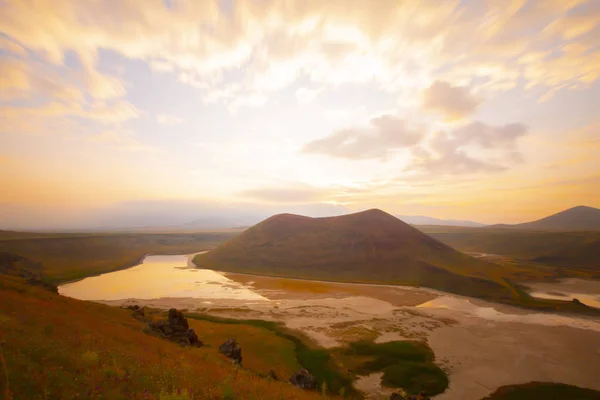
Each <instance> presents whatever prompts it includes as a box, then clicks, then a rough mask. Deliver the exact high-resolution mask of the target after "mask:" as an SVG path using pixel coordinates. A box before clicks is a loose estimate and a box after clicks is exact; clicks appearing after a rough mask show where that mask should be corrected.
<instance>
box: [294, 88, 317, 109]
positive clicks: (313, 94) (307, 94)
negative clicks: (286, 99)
mask: <svg viewBox="0 0 600 400" xmlns="http://www.w3.org/2000/svg"><path fill="white" fill-rule="evenodd" d="M320 92H321V91H320V90H318V89H308V88H305V87H301V88H299V89H297V90H296V100H297V101H298V104H301V105H302V104H308V103H310V102H311V101H313V100H314V99H316V98H317V96H318V95H319V93H320Z"/></svg>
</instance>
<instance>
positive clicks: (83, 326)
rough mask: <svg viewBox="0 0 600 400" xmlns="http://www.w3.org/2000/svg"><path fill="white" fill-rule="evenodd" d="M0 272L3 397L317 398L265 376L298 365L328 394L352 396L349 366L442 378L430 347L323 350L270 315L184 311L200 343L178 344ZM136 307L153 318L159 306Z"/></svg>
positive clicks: (391, 376)
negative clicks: (229, 344) (234, 357)
mask: <svg viewBox="0 0 600 400" xmlns="http://www.w3.org/2000/svg"><path fill="white" fill-rule="evenodd" d="M2 278H3V279H2V281H1V283H0V346H1V347H0V349H1V355H2V358H3V364H4V365H5V366H2V367H1V368H0V378H1V379H0V381H1V383H0V390H2V393H4V394H5V393H9V395H5V397H6V398H7V399H11V398H12V399H35V398H40V399H42V398H77V397H81V396H84V397H90V398H96V399H119V398H144V399H171V398H176V399H188V398H189V399H200V398H202V399H235V398H256V399H260V398H264V399H271V398H272V399H279V398H285V399H311V398H319V397H321V396H320V395H319V394H318V392H304V391H301V390H299V389H296V388H295V387H293V386H291V385H288V384H283V383H280V382H276V381H273V380H271V379H269V378H268V374H269V371H270V370H273V372H275V374H276V376H277V377H278V378H279V379H280V380H281V381H287V380H288V378H289V376H290V375H291V374H292V373H294V372H296V371H298V370H299V369H300V368H303V367H304V368H307V369H308V370H309V371H311V373H313V374H314V375H315V376H316V377H317V381H318V383H319V387H325V388H327V391H328V392H329V395H328V397H332V398H335V397H336V395H337V394H344V396H345V398H350V399H352V398H356V399H359V398H362V395H361V394H360V393H359V392H357V391H356V390H355V389H354V388H353V386H352V381H353V379H354V378H355V377H356V375H357V374H368V373H370V372H375V371H383V372H384V379H383V384H384V385H386V386H390V387H404V388H405V389H406V390H407V391H408V392H409V393H412V392H415V393H416V392H418V391H420V390H423V389H425V390H427V391H428V392H430V393H432V394H433V393H439V392H441V391H443V390H444V389H445V388H446V386H447V384H448V378H447V377H446V375H445V373H444V372H443V371H441V370H440V369H439V368H438V367H437V366H436V365H435V364H434V363H433V361H434V355H433V353H432V352H431V350H430V349H429V348H428V347H427V346H426V345H425V344H422V343H418V342H391V343H387V344H374V343H372V342H368V341H363V342H356V343H350V345H349V346H344V347H340V348H336V349H333V350H331V351H330V350H325V349H322V348H320V347H318V346H316V345H315V343H314V342H312V341H311V340H309V339H307V338H306V337H305V336H303V335H302V334H300V333H298V332H295V331H290V330H289V329H287V328H285V327H284V326H283V325H281V324H278V323H274V322H268V321H262V320H237V319H226V318H219V317H214V316H209V315H203V314H188V318H189V319H188V321H189V324H190V327H192V328H194V330H195V331H196V332H197V334H198V336H199V338H200V339H201V340H202V341H203V342H204V343H205V346H204V347H201V348H183V347H180V346H178V345H176V344H173V343H170V342H168V341H165V340H163V339H160V338H157V337H155V336H153V335H150V334H148V333H147V328H145V325H144V323H142V322H139V321H137V320H136V319H134V318H133V317H132V316H131V311H129V310H126V309H121V308H114V307H109V306H104V305H100V304H96V303H92V302H84V301H78V300H74V299H70V298H65V297H62V296H59V295H57V294H56V293H53V292H51V291H49V290H46V289H44V288H41V287H38V286H32V285H29V284H26V283H25V282H24V281H23V280H22V279H21V278H17V277H11V276H3V277H2ZM15 304H18V305H19V307H18V309H17V308H15V307H14V305H15ZM40 310H44V312H40ZM146 311H147V315H149V314H150V315H152V317H153V318H155V319H156V318H159V317H164V314H165V313H164V311H159V310H146ZM232 337H233V338H236V339H237V340H238V342H239V344H240V346H241V347H242V349H243V357H244V361H243V368H241V369H239V370H238V369H236V368H235V367H234V366H233V365H232V363H231V361H230V360H228V359H226V358H224V357H223V356H222V355H220V354H219V353H218V351H217V349H218V346H219V344H221V343H222V342H224V341H225V340H227V339H229V338H232ZM349 367H351V368H352V372H350V371H349ZM174 394H183V396H184V397H173V395H174ZM168 395H171V397H169V396H168Z"/></svg>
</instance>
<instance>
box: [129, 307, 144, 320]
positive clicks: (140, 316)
mask: <svg viewBox="0 0 600 400" xmlns="http://www.w3.org/2000/svg"><path fill="white" fill-rule="evenodd" d="M132 315H133V318H135V319H137V320H139V321H146V312H145V311H144V308H143V307H141V308H140V307H138V308H136V309H134V310H133V313H132Z"/></svg>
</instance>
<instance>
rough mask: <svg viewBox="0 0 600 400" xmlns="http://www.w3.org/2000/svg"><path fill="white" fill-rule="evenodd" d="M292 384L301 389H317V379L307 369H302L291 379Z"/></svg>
mask: <svg viewBox="0 0 600 400" xmlns="http://www.w3.org/2000/svg"><path fill="white" fill-rule="evenodd" d="M290 383H291V384H292V385H295V386H298V387H299V388H301V389H307V390H314V389H316V388H317V379H316V378H315V377H314V376H312V375H311V374H310V372H308V371H307V370H305V369H301V370H300V371H298V372H296V373H295V374H293V375H292V376H291V377H290Z"/></svg>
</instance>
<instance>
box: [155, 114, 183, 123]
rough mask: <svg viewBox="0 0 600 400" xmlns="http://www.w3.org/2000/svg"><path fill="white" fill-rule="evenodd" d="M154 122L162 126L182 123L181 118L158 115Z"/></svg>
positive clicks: (170, 115)
mask: <svg viewBox="0 0 600 400" xmlns="http://www.w3.org/2000/svg"><path fill="white" fill-rule="evenodd" d="M156 122H158V123H159V124H162V125H179V124H181V123H183V118H181V117H178V116H176V115H172V114H158V115H157V116H156Z"/></svg>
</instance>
